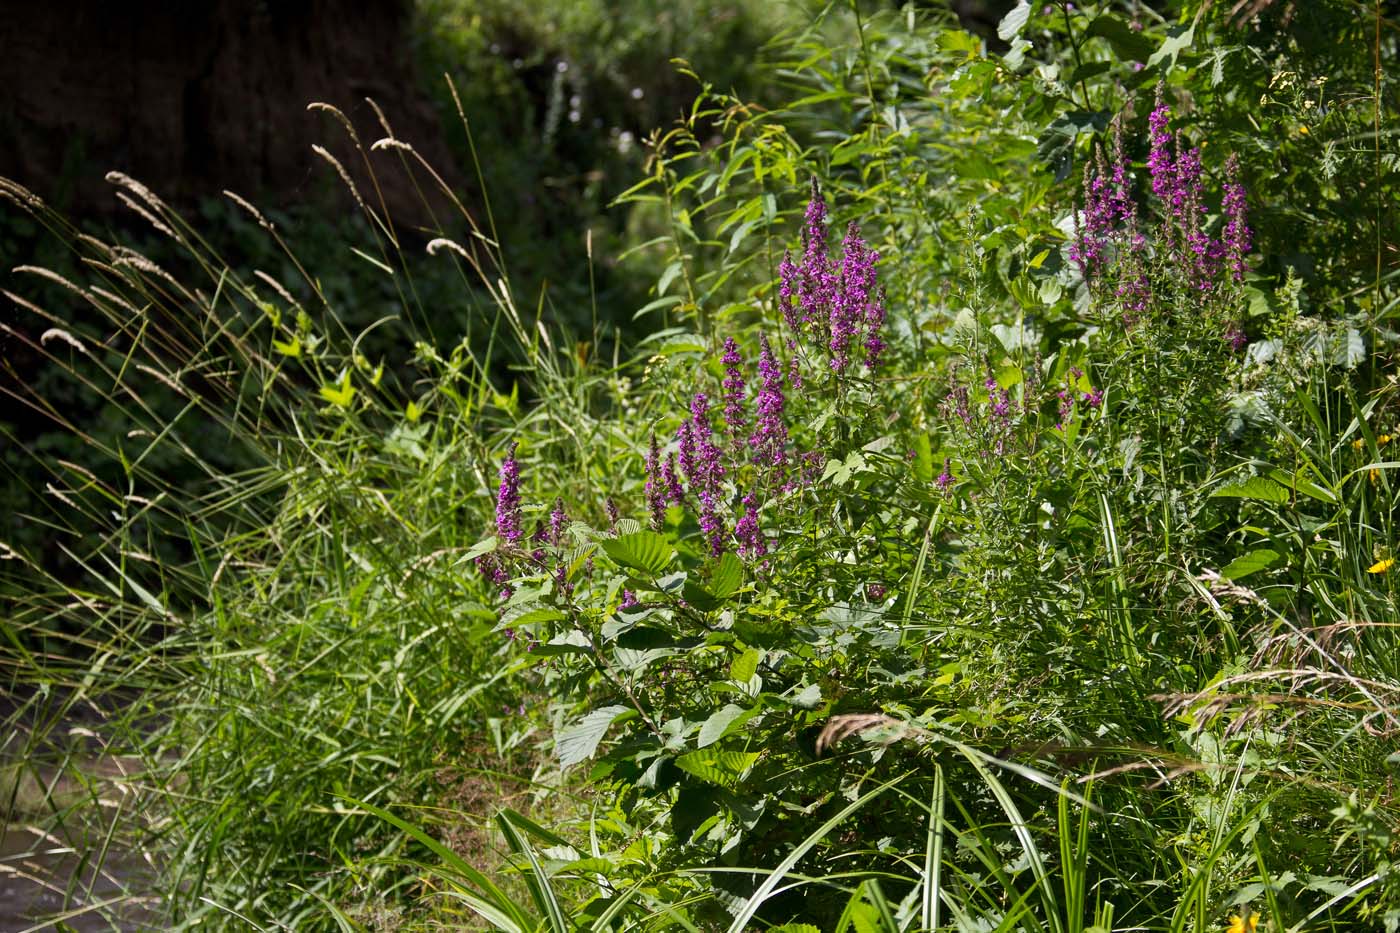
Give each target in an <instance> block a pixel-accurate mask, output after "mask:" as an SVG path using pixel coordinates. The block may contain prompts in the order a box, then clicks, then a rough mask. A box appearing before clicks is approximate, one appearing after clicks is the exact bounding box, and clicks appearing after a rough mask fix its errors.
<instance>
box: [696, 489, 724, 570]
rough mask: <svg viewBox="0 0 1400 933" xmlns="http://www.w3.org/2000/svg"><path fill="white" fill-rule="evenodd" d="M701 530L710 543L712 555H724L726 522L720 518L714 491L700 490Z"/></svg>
mask: <svg viewBox="0 0 1400 933" xmlns="http://www.w3.org/2000/svg"><path fill="white" fill-rule="evenodd" d="M700 530H701V531H702V532H704V533H705V539H706V540H707V541H709V542H710V554H711V555H712V556H714V557H719V556H720V555H721V554H723V553H724V539H725V529H724V520H723V519H721V518H720V516H719V503H718V502H717V501H716V497H715V493H714V490H712V489H702V490H700Z"/></svg>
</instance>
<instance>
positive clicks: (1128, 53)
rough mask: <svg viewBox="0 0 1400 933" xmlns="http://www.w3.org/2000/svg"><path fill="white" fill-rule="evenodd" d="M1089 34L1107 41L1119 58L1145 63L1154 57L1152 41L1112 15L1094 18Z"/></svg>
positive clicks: (1106, 14)
mask: <svg viewBox="0 0 1400 933" xmlns="http://www.w3.org/2000/svg"><path fill="white" fill-rule="evenodd" d="M1088 33H1089V35H1091V36H1100V37H1102V38H1104V39H1107V40H1108V44H1109V45H1111V46H1113V51H1114V53H1115V54H1116V55H1117V56H1118V57H1119V58H1130V59H1132V60H1134V61H1139V62H1145V61H1147V59H1148V58H1149V57H1150V56H1151V55H1152V40H1151V39H1149V38H1148V37H1147V36H1144V35H1143V34H1142V33H1140V32H1134V31H1133V28H1132V27H1131V26H1129V25H1128V24H1127V22H1125V21H1124V20H1123V19H1122V18H1120V17H1117V16H1114V15H1112V14H1110V13H1104V14H1102V15H1101V16H1096V17H1094V21H1093V22H1092V23H1090V24H1089V29H1088Z"/></svg>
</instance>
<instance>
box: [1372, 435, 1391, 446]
mask: <svg viewBox="0 0 1400 933" xmlns="http://www.w3.org/2000/svg"><path fill="white" fill-rule="evenodd" d="M1393 440H1395V438H1393V437H1391V436H1390V435H1389V434H1378V435H1377V436H1376V446H1377V447H1379V446H1380V445H1382V444H1389V443H1390V442H1391V441H1393Z"/></svg>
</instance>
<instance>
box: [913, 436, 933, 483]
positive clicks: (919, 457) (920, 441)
mask: <svg viewBox="0 0 1400 933" xmlns="http://www.w3.org/2000/svg"><path fill="white" fill-rule="evenodd" d="M933 476H934V473H933V443H932V442H931V441H930V440H929V438H928V435H927V434H923V433H920V434H917V435H915V436H914V478H915V479H916V480H918V481H919V482H921V483H923V484H925V485H927V484H929V483H931V482H933Z"/></svg>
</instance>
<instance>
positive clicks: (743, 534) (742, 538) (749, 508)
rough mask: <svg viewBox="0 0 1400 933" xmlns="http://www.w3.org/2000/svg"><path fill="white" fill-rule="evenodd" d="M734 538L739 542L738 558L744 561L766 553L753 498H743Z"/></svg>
mask: <svg viewBox="0 0 1400 933" xmlns="http://www.w3.org/2000/svg"><path fill="white" fill-rule="evenodd" d="M734 538H735V540H736V541H738V542H739V549H738V550H739V556H740V557H742V558H744V559H745V560H753V559H754V558H759V557H763V556H764V555H765V554H767V553H768V542H767V541H766V540H765V539H764V537H763V530H762V529H761V528H759V526H758V509H757V507H756V505H755V503H754V497H753V496H745V497H744V514H743V516H742V517H741V518H740V519H739V521H738V522H737V523H736V524H735V525H734Z"/></svg>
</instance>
